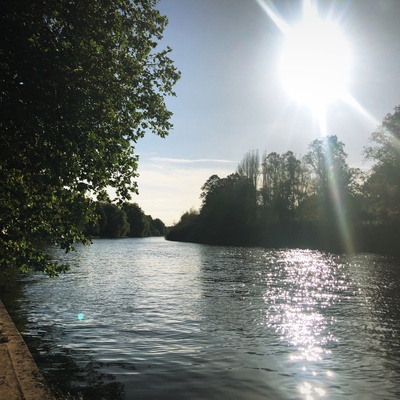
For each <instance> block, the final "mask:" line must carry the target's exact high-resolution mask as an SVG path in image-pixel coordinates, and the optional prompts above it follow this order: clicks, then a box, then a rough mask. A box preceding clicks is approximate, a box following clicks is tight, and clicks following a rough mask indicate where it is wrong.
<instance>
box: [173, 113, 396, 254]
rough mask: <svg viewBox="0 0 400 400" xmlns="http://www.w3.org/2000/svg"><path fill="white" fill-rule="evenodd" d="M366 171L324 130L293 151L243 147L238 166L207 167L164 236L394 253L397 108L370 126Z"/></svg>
mask: <svg viewBox="0 0 400 400" xmlns="http://www.w3.org/2000/svg"><path fill="white" fill-rule="evenodd" d="M371 139H372V145H371V146H370V147H368V148H367V149H366V150H365V153H366V155H367V157H368V158H369V159H371V160H373V161H374V162H375V163H374V165H373V166H372V168H371V170H370V171H369V172H368V173H363V172H362V171H361V170H359V169H358V168H351V167H350V166H349V165H348V164H347V154H346V153H345V151H344V143H342V142H341V141H339V140H338V138H337V136H335V135H332V136H326V137H324V138H322V139H316V140H314V141H313V142H311V143H310V145H309V147H308V152H307V153H306V154H305V155H304V157H302V159H298V158H297V157H296V155H295V154H294V153H293V152H291V151H287V152H286V153H284V154H278V153H276V152H271V153H269V154H267V153H266V152H265V153H264V154H263V156H262V157H261V162H260V160H259V157H258V153H257V152H254V151H252V152H248V153H246V154H245V155H244V157H243V160H242V161H240V163H239V165H238V168H237V174H232V175H229V176H228V177H226V178H219V177H218V176H217V175H212V176H211V177H210V178H209V179H208V180H207V181H206V183H205V184H204V185H203V187H202V188H201V190H202V192H201V195H200V197H201V198H202V199H203V203H202V207H201V209H200V210H199V212H196V211H195V210H191V211H190V212H187V213H185V214H183V215H182V217H181V220H180V221H179V222H178V223H177V224H176V225H175V226H173V227H171V228H170V229H169V232H168V233H167V239H170V240H182V241H194V242H200V243H212V244H230V245H257V246H258V245H262V246H267V247H305V248H319V249H325V250H332V251H346V252H347V251H354V250H360V251H377V252H387V253H398V252H399V249H398V243H397V241H398V237H399V235H400V175H399V174H400V108H399V107H398V108H396V109H395V113H394V114H389V115H388V116H387V117H386V118H385V119H384V121H383V123H382V125H381V126H379V127H378V128H377V130H376V131H375V132H374V133H373V134H372V136H371Z"/></svg>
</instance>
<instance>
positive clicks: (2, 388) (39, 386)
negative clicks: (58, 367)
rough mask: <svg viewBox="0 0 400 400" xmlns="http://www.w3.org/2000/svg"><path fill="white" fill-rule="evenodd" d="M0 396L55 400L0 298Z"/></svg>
mask: <svg viewBox="0 0 400 400" xmlns="http://www.w3.org/2000/svg"><path fill="white" fill-rule="evenodd" d="M0 399H1V400H55V399H54V397H53V396H52V395H51V394H50V391H49V389H48V388H47V386H46V383H45V381H44V379H43V376H42V375H41V373H40V372H39V369H38V367H37V365H36V364H35V362H34V361H33V358H32V355H31V353H30V351H29V350H28V347H27V346H26V344H25V342H24V341H23V339H22V337H21V335H20V333H19V332H18V330H17V328H16V327H15V325H14V323H13V322H12V320H11V318H10V316H9V314H8V312H7V310H6V309H5V308H4V305H3V303H2V301H1V300H0Z"/></svg>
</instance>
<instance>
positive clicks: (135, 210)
mask: <svg viewBox="0 0 400 400" xmlns="http://www.w3.org/2000/svg"><path fill="white" fill-rule="evenodd" d="M122 209H123V210H124V211H125V213H126V215H127V218H128V223H129V226H130V229H129V236H130V237H143V236H144V230H145V217H146V215H145V213H144V211H143V210H142V209H141V208H140V207H139V205H138V204H137V203H124V204H123V206H122Z"/></svg>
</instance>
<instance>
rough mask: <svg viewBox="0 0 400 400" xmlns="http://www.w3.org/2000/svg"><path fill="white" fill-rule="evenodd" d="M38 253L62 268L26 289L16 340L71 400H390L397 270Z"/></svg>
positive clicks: (399, 389)
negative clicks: (67, 264) (73, 395)
mask: <svg viewBox="0 0 400 400" xmlns="http://www.w3.org/2000/svg"><path fill="white" fill-rule="evenodd" d="M52 254H53V255H54V257H56V258H60V257H67V258H68V259H69V260H70V261H71V262H72V265H73V267H72V270H71V272H70V273H68V274H66V275H63V276H60V277H59V278H57V279H49V278H46V277H44V276H41V275H34V276H30V277H28V278H27V279H26V281H27V282H26V284H24V290H23V292H24V296H23V297H22V299H21V300H20V301H21V309H22V310H24V312H25V313H26V318H27V320H28V323H27V324H26V325H25V327H24V334H25V336H26V338H27V341H28V342H29V343H30V345H31V346H32V347H35V349H36V356H37V357H38V360H39V362H40V363H41V364H42V367H43V368H44V370H45V371H44V372H45V373H46V375H47V377H48V379H49V380H52V379H53V380H55V381H59V382H60V381H65V384H66V385H67V386H68V387H69V389H70V390H71V392H74V391H75V392H76V388H81V389H80V390H82V392H83V393H84V394H85V395H86V396H87V398H96V399H99V398H104V399H307V400H311V399H344V398H348V399H349V398H351V399H399V398H400V311H399V304H400V262H399V260H396V259H391V258H387V257H383V256H378V255H372V254H358V255H355V256H338V255H333V254H329V253H322V252H318V251H308V250H266V249H261V248H230V247H211V246H204V245H198V244H189V243H175V242H167V241H165V240H164V239H159V238H150V239H122V240H97V241H95V242H94V244H93V245H92V246H91V247H89V248H86V247H78V251H77V252H76V253H75V254H70V255H68V256H63V255H62V254H59V253H58V252H54V253H52ZM94 388H100V391H97V392H96V391H93V390H95V389H94ZM91 390H92V391H91Z"/></svg>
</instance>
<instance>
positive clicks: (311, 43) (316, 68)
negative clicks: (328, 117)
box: [256, 0, 352, 117]
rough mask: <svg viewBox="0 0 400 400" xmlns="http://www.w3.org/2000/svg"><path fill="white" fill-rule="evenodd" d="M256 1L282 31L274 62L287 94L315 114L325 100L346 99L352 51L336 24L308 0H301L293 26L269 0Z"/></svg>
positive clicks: (322, 111) (322, 110) (321, 109)
mask: <svg viewBox="0 0 400 400" xmlns="http://www.w3.org/2000/svg"><path fill="white" fill-rule="evenodd" d="M256 1H257V2H258V3H259V4H260V6H261V7H262V8H263V9H264V11H265V12H266V13H267V14H268V16H269V17H270V18H271V19H272V21H273V22H274V23H275V24H276V26H277V27H278V28H279V29H280V31H281V32H282V33H283V35H284V42H283V46H282V48H281V54H280V60H279V64H278V65H279V75H280V79H281V80H282V83H283V86H284V88H285V89H286V92H287V93H288V95H289V96H290V98H291V99H293V100H295V101H296V102H298V103H300V104H304V105H307V106H309V107H310V108H311V109H312V110H313V111H314V114H317V116H318V117H321V114H323V113H324V112H325V110H326V108H327V105H328V104H329V103H332V102H334V101H338V100H344V101H346V98H348V96H349V95H348V90H347V87H348V85H349V80H350V73H351V69H352V53H351V48H350V46H349V43H348V41H347V40H346V37H345V35H344V34H343V33H342V32H341V29H340V24H339V23H337V22H336V21H334V20H333V19H332V18H325V19H324V18H321V17H320V16H319V14H318V10H317V8H316V6H314V4H313V2H312V0H303V3H302V4H303V13H302V16H301V20H300V22H299V23H298V24H296V25H293V26H291V25H289V24H288V23H287V22H286V21H285V20H284V19H282V18H280V16H279V14H278V12H277V11H276V10H275V9H274V8H273V7H272V6H271V3H270V2H268V4H267V3H265V2H264V0H256ZM318 114H319V115H318Z"/></svg>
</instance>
